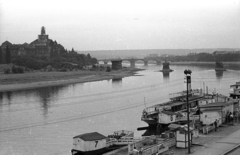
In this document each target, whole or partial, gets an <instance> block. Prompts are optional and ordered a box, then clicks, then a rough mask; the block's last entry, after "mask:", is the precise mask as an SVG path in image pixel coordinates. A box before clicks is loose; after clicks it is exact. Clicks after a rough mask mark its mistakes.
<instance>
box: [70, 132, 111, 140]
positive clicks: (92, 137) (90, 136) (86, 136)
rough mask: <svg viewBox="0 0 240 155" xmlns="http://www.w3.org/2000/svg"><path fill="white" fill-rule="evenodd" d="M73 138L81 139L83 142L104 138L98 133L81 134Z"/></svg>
mask: <svg viewBox="0 0 240 155" xmlns="http://www.w3.org/2000/svg"><path fill="white" fill-rule="evenodd" d="M73 138H81V139H82V140H84V141H93V140H101V139H105V138H106V137H105V136H103V135H102V134H100V133H98V132H91V133H85V134H81V135H78V136H75V137H73Z"/></svg>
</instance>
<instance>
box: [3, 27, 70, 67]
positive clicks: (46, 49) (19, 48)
mask: <svg viewBox="0 0 240 155" xmlns="http://www.w3.org/2000/svg"><path fill="white" fill-rule="evenodd" d="M7 47H8V48H9V51H10V52H11V57H16V56H23V55H28V56H43V57H47V58H53V57H57V56H58V55H61V54H63V53H65V52H66V50H65V49H64V47H63V46H62V45H61V44H58V43H57V42H56V41H53V40H52V39H49V38H48V35H47V34H46V29H45V27H44V26H43V27H42V28H41V34H40V35H38V38H37V39H36V40H34V41H33V42H31V43H30V44H28V43H23V44H12V43H11V42H9V41H5V42H3V43H2V45H1V46H0V48H1V57H0V58H1V61H0V63H6V52H7V51H6V49H7Z"/></svg>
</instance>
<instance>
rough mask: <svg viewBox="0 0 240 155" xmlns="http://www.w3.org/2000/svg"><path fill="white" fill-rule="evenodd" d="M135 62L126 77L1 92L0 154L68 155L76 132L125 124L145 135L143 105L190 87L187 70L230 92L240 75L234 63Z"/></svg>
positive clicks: (198, 82) (202, 82) (195, 79)
mask: <svg viewBox="0 0 240 155" xmlns="http://www.w3.org/2000/svg"><path fill="white" fill-rule="evenodd" d="M125 65H128V64H125ZM136 67H138V68H143V69H145V70H143V71H139V72H137V76H131V77H126V78H123V79H114V80H103V81H97V82H88V83H78V84H71V85H67V86H59V87H47V88H39V89H33V90H22V91H13V92H7V93H2V94H0V155H5V154H6V155H13V154H14V155H67V154H70V150H71V149H72V137H74V136H76V135H79V134H83V133H88V132H94V131H97V132H99V133H101V134H103V135H106V136H107V135H108V134H111V133H112V132H114V131H116V130H123V129H125V130H130V131H134V134H135V136H141V134H142V133H143V131H141V132H140V131H137V128H138V127H143V126H147V124H146V123H144V122H142V121H141V114H142V110H143V109H144V107H145V106H150V105H154V104H157V103H161V102H164V101H167V100H168V98H169V94H170V93H175V92H178V91H182V90H185V89H186V83H184V76H185V75H184V73H183V72H184V70H185V69H190V70H192V75H191V77H192V88H203V86H205V91H208V92H209V93H212V92H214V91H216V92H217V93H220V94H223V95H228V93H229V86H230V85H231V84H234V83H235V82H237V81H239V79H240V69H239V67H234V66H226V68H227V69H228V70H227V71H225V72H222V73H216V72H215V70H214V66H212V65H191V66H184V65H171V66H170V67H171V69H173V70H174V71H173V72H171V73H170V74H169V75H163V73H162V72H159V70H161V69H162V66H156V65H155V64H150V65H149V66H143V64H136ZM206 86H207V88H208V89H206Z"/></svg>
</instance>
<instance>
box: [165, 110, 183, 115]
mask: <svg viewBox="0 0 240 155" xmlns="http://www.w3.org/2000/svg"><path fill="white" fill-rule="evenodd" d="M162 113H164V114H167V115H177V116H182V114H180V113H176V112H172V111H162Z"/></svg>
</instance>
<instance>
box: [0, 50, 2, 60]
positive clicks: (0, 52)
mask: <svg viewBox="0 0 240 155" xmlns="http://www.w3.org/2000/svg"><path fill="white" fill-rule="evenodd" d="M0 64H2V49H1V47H0Z"/></svg>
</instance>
